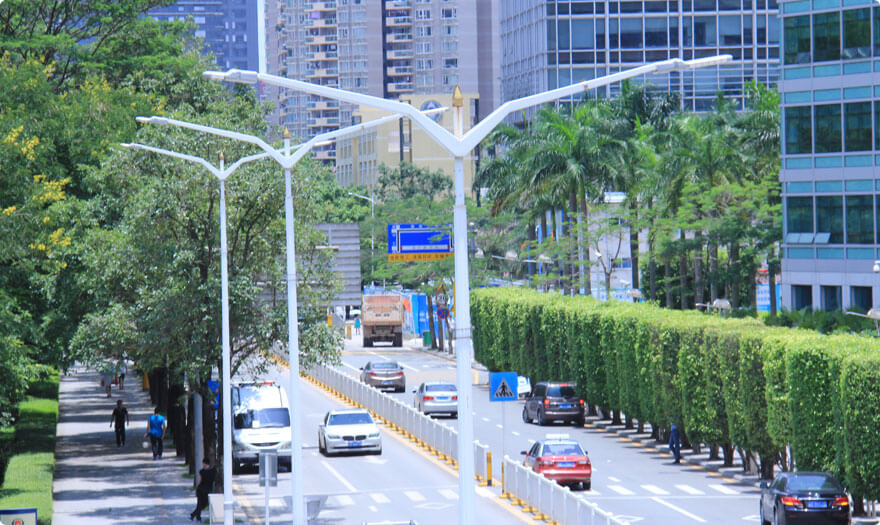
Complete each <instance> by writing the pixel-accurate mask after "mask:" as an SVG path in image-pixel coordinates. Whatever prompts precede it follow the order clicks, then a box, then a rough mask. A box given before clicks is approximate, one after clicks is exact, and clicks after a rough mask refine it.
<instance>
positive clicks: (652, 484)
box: [340, 343, 760, 525]
mask: <svg viewBox="0 0 880 525" xmlns="http://www.w3.org/2000/svg"><path fill="white" fill-rule="evenodd" d="M371 359H373V360H375V359H379V360H385V359H393V360H396V361H398V362H399V363H401V365H402V366H403V368H404V370H405V373H406V376H407V391H406V392H405V393H402V394H391V395H394V396H396V397H398V398H400V399H402V400H404V401H406V402H408V403H412V398H413V394H412V390H414V389H415V388H416V387H417V386H418V385H419V383H421V382H422V381H427V380H437V379H445V380H449V381H455V363H454V362H451V361H447V360H444V359H441V358H438V357H436V356H433V355H430V354H427V353H425V352H420V351H418V350H408V349H397V348H396V349H392V348H383V347H376V348H371V349H364V348H358V347H356V346H354V345H352V344H350V343H349V344H348V345H347V348H346V352H345V354H344V355H343V365H342V366H341V367H340V369H341V370H344V371H346V372H348V373H350V374H352V375H356V372H357V371H358V368H360V367H361V366H363V364H364V363H366V362H367V361H368V360H371ZM559 379H560V380H565V379H566V378H559ZM522 405H523V403H522V402H521V401H518V402H509V403H492V402H490V401H489V392H488V388H487V387H486V386H485V385H482V386H475V387H474V388H473V406H474V414H473V417H474V429H475V438H476V439H477V440H478V441H480V442H481V443H485V444H488V445H489V447H490V449H491V451H492V455H493V460H494V461H493V463H495V468H494V469H493V472H494V473H495V477H496V478H498V477H500V467H499V466H498V464H499V459H500V458H501V455H502V450H503V451H504V453H506V454H507V455H508V456H511V457H513V458H519V457H520V451H522V450H526V449H528V448H529V446H530V444H531V443H533V442H534V440H536V439H541V438H542V437H544V436H545V435H546V434H548V433H567V434H569V436H570V437H571V438H573V439H576V440H578V441H579V442H580V443H581V444H582V445H583V446H584V448H585V449H587V450H588V453H589V455H590V459H591V461H592V464H593V487H592V489H591V490H590V491H583V492H580V493H579V494H580V496H581V497H583V498H585V499H587V500H589V501H593V502H596V503H597V504H598V505H599V506H600V507H601V508H602V509H604V510H606V511H610V512H612V513H613V514H614V515H615V516H617V517H619V518H621V519H623V520H626V521H629V522H630V523H639V524H657V525H666V524H690V523H709V524H713V525H721V524H740V523H756V522H758V514H757V512H758V501H759V497H760V491H759V489H757V488H755V487H753V486H750V485H744V484H739V483H737V482H736V481H735V480H732V479H729V478H724V477H722V476H721V475H719V474H717V473H715V472H708V471H705V470H703V469H701V468H700V467H697V466H688V465H675V464H673V463H672V457H671V456H670V455H669V454H665V453H661V452H658V451H656V450H654V449H653V448H646V447H644V446H642V445H638V444H635V443H632V442H630V441H627V440H623V439H621V438H619V437H617V436H616V435H612V434H608V433H605V432H603V431H601V430H600V429H597V428H590V427H589V426H588V427H583V428H575V427H572V426H571V425H563V424H556V425H551V426H546V427H540V426H537V425H535V424H527V423H524V422H523V421H522V416H521V414H522ZM443 422H444V423H445V424H448V425H453V426H454V425H456V424H457V422H456V420H454V419H446V420H443Z"/></svg>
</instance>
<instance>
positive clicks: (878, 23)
mask: <svg viewBox="0 0 880 525" xmlns="http://www.w3.org/2000/svg"><path fill="white" fill-rule="evenodd" d="M873 22H874V56H880V8H875V9H874V18H873Z"/></svg>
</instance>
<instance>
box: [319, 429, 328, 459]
mask: <svg viewBox="0 0 880 525" xmlns="http://www.w3.org/2000/svg"><path fill="white" fill-rule="evenodd" d="M318 452H320V453H321V454H323V455H325V456H326V455H327V447H325V446H324V442H323V441H321V435H320V434H318Z"/></svg>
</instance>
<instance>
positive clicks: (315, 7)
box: [306, 2, 336, 12]
mask: <svg viewBox="0 0 880 525" xmlns="http://www.w3.org/2000/svg"><path fill="white" fill-rule="evenodd" d="M309 11H334V12H335V11H336V2H308V3H307V4H306V12H309Z"/></svg>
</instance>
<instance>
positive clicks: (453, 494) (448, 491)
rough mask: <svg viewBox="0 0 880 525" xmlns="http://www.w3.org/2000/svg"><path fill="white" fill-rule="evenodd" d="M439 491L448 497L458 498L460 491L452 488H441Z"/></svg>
mask: <svg viewBox="0 0 880 525" xmlns="http://www.w3.org/2000/svg"><path fill="white" fill-rule="evenodd" d="M437 492H439V493H440V494H441V495H442V496H443V497H444V498H446V499H458V493H457V492H455V491H454V490H452V489H440V490H439V491H437Z"/></svg>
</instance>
